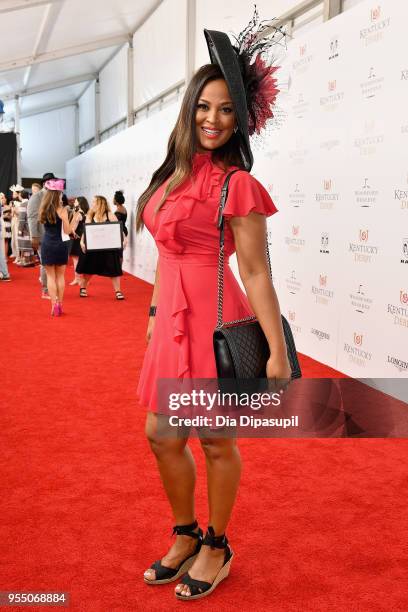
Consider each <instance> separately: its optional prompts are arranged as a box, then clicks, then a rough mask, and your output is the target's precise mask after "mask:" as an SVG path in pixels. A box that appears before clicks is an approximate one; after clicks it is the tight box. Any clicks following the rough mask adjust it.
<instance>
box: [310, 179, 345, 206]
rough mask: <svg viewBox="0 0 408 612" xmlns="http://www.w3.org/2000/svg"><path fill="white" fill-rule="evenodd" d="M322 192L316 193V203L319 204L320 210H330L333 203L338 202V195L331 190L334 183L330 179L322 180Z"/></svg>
mask: <svg viewBox="0 0 408 612" xmlns="http://www.w3.org/2000/svg"><path fill="white" fill-rule="evenodd" d="M322 187H323V191H322V192H320V193H316V202H319V203H320V208H322V209H327V210H331V209H332V208H333V206H334V203H335V202H338V201H339V198H340V194H339V193H338V192H336V191H334V190H333V187H334V181H333V179H331V178H326V179H323V185H322Z"/></svg>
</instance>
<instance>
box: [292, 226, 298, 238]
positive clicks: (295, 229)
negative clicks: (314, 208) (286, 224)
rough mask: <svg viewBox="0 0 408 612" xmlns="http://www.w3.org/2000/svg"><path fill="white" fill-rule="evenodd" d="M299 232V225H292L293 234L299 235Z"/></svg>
mask: <svg viewBox="0 0 408 612" xmlns="http://www.w3.org/2000/svg"><path fill="white" fill-rule="evenodd" d="M298 234H299V226H298V225H292V235H293V236H297V235H298Z"/></svg>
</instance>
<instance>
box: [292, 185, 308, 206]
mask: <svg viewBox="0 0 408 612" xmlns="http://www.w3.org/2000/svg"><path fill="white" fill-rule="evenodd" d="M305 200H306V194H305V192H304V191H302V189H301V187H299V183H296V184H295V188H294V189H293V191H292V192H290V193H289V202H290V203H291V205H292V206H293V208H299V207H300V206H303V204H304V203H305Z"/></svg>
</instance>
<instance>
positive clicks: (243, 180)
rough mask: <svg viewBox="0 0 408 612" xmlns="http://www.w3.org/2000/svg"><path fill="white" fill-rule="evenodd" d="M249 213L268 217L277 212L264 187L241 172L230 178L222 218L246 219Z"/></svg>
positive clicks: (246, 173) (249, 175)
mask: <svg viewBox="0 0 408 612" xmlns="http://www.w3.org/2000/svg"><path fill="white" fill-rule="evenodd" d="M250 212H256V213H260V214H262V215H265V216H266V217H269V216H270V215H273V214H274V213H276V212H278V209H277V208H276V206H275V204H274V203H273V201H272V198H271V196H270V195H269V193H268V192H267V190H266V189H265V187H263V185H261V183H260V182H259V181H258V180H257V179H256V178H255V177H254V176H252V175H251V174H249V173H248V172H245V171H244V170H243V171H239V172H236V173H235V174H233V175H232V176H231V179H230V183H229V187H228V198H227V203H226V205H225V208H224V216H225V217H227V218H229V217H246V216H247V215H248V214H249V213H250Z"/></svg>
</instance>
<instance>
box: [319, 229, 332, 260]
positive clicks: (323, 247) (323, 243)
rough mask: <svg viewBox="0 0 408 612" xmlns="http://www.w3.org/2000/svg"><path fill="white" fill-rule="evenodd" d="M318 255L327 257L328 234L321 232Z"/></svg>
mask: <svg viewBox="0 0 408 612" xmlns="http://www.w3.org/2000/svg"><path fill="white" fill-rule="evenodd" d="M320 253H323V254H325V255H328V254H329V253H330V251H329V234H328V233H327V232H323V233H322V234H321V236H320Z"/></svg>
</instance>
